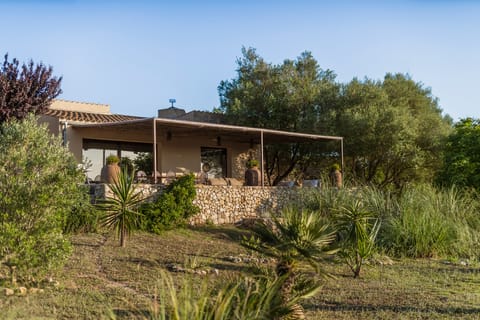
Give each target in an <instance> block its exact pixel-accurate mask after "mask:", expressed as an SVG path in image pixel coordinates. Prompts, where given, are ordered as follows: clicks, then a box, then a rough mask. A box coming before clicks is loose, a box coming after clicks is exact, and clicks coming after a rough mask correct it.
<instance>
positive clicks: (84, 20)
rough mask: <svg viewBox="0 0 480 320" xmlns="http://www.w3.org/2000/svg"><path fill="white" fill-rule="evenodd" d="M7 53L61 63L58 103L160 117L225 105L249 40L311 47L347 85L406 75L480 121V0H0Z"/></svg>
mask: <svg viewBox="0 0 480 320" xmlns="http://www.w3.org/2000/svg"><path fill="white" fill-rule="evenodd" d="M0 13H1V14H0V30H1V37H0V54H2V55H3V54H4V53H6V52H8V53H9V55H10V57H11V58H12V57H16V58H18V59H19V60H21V61H26V60H28V59H33V60H34V61H35V62H40V61H41V62H43V63H45V64H47V65H52V66H53V68H54V72H55V74H56V75H58V76H63V84H62V88H63V94H62V95H61V96H60V98H63V99H67V100H75V101H88V102H97V103H106V104H110V105H111V110H112V112H114V113H122V114H131V115H140V116H154V115H155V114H156V110H157V109H158V108H163V107H168V106H169V103H168V100H169V98H175V99H176V100H177V104H176V106H178V107H183V108H185V109H186V110H187V111H190V110H193V109H197V110H211V109H212V108H213V107H217V106H218V105H219V99H218V92H217V86H218V84H219V83H220V81H221V80H226V79H231V78H233V77H235V69H236V59H237V57H239V56H240V55H241V47H242V46H245V47H254V48H256V49H257V52H258V53H259V54H260V55H261V56H262V57H263V58H265V60H267V61H270V62H273V63H281V62H282V61H283V60H284V59H286V58H290V59H294V58H296V57H297V56H298V55H300V53H301V52H303V51H306V50H307V51H311V52H312V54H313V56H314V57H315V58H316V59H317V61H318V62H319V64H320V66H321V67H322V68H323V69H331V70H334V71H335V73H336V74H337V79H338V80H339V81H340V82H348V81H350V80H351V79H352V78H353V77H359V78H363V77H369V78H372V79H380V78H383V76H384V75H385V73H387V72H402V73H408V74H410V76H411V77H412V78H413V79H414V80H415V81H418V82H422V83H423V84H424V85H425V86H426V87H430V88H431V89H432V92H433V94H434V96H436V97H438V98H439V102H440V106H441V108H442V109H443V110H444V113H448V114H449V115H450V116H452V118H453V119H454V120H458V119H459V118H464V117H467V116H472V117H475V118H480V104H479V103H478V102H477V100H478V99H477V97H478V96H477V94H478V91H480V86H479V85H480V81H479V79H478V78H479V75H480V1H473V0H472V1H462V0H459V1H453V0H452V1H448V0H443V1H434V0H423V1H421V0H418V1H415V0H410V1H395V0H391V1H353V0H352V1H346V0H337V1H321V0H318V1H313V0H311V1H308V0H296V1H283V0H266V1H261V0H257V1H255V0H246V1H229V0H223V1H220V0H217V1H216V0H211V1H208V0H206V1H186V0H177V1H147V0H137V1H134V0H131V1H127V0H124V1H121V0H117V1H113V0H111V1H101V0H97V1H95V0H85V1H82V0H65V1H63V0H48V1H41V0H0Z"/></svg>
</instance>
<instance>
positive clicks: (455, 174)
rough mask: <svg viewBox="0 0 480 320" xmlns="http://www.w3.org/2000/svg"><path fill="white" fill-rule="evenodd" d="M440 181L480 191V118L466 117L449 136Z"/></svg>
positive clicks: (444, 183)
mask: <svg viewBox="0 0 480 320" xmlns="http://www.w3.org/2000/svg"><path fill="white" fill-rule="evenodd" d="M445 149H446V150H445V156H444V163H443V168H442V170H441V172H440V174H439V177H438V179H437V180H438V182H439V183H440V184H443V185H448V186H451V185H456V186H459V187H467V188H468V187H470V188H475V189H477V190H479V191H480V120H479V119H473V118H466V119H462V120H460V121H459V122H458V123H456V124H455V127H454V132H453V133H452V134H451V135H450V136H449V137H448V141H447V144H446V148H445Z"/></svg>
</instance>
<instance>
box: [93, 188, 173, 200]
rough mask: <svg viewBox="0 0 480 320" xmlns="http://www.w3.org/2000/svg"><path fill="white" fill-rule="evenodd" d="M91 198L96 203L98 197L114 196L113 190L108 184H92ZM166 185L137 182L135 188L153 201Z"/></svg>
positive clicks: (145, 197)
mask: <svg viewBox="0 0 480 320" xmlns="http://www.w3.org/2000/svg"><path fill="white" fill-rule="evenodd" d="M89 187H90V200H91V202H92V203H96V202H97V201H98V199H105V196H106V195H107V196H109V197H111V196H112V191H111V190H110V187H109V186H108V184H104V183H101V184H90V185H89ZM163 189H164V186H163V185H160V184H137V185H135V190H136V191H137V192H138V191H139V192H141V193H142V197H143V198H144V199H147V201H153V200H154V199H155V198H156V197H158V195H159V194H160V193H161V192H162V191H163Z"/></svg>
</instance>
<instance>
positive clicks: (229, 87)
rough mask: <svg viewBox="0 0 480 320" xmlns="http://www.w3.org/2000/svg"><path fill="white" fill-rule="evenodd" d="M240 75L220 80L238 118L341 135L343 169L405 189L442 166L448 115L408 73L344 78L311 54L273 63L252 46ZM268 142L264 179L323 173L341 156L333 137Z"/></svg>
mask: <svg viewBox="0 0 480 320" xmlns="http://www.w3.org/2000/svg"><path fill="white" fill-rule="evenodd" d="M242 54H243V56H242V57H241V58H240V59H238V61H237V65H238V68H237V77H236V78H235V79H232V80H230V81H222V82H221V83H220V86H219V94H220V101H221V106H220V109H219V111H221V112H223V113H224V114H225V115H226V116H227V117H226V118H227V119H228V120H229V121H230V122H231V123H234V124H239V125H247V126H257V127H261V128H271V129H279V130H286V131H293V132H306V133H317V134H323V135H325V134H331V135H337V136H342V137H344V142H345V146H344V150H345V159H346V162H345V163H346V167H345V168H343V172H344V173H346V174H347V175H351V176H353V177H354V178H355V180H357V181H360V182H363V183H373V184H375V185H378V186H380V187H384V188H387V187H389V188H396V189H401V188H402V187H403V186H404V185H405V184H406V183H408V182H412V181H425V182H431V181H432V180H433V178H434V176H435V174H436V173H437V172H438V170H439V169H440V168H441V156H442V151H443V146H444V142H445V139H446V137H447V136H448V134H449V132H450V130H451V118H449V117H448V116H445V117H444V116H442V110H441V109H440V108H439V106H438V101H437V99H436V98H435V97H433V96H432V93H431V90H430V89H429V88H426V87H424V85H423V84H422V83H420V82H415V81H414V80H412V79H411V78H410V76H408V75H404V74H390V73H389V74H386V75H385V77H384V78H383V80H381V81H380V80H379V81H374V80H370V79H365V80H363V81H361V80H358V79H356V78H355V79H353V80H352V81H350V82H348V83H345V84H339V83H336V82H335V74H334V72H333V71H331V70H322V69H320V67H319V65H318V63H317V61H316V60H315V59H314V58H313V57H312V55H311V54H310V53H309V52H305V53H302V54H301V55H300V57H298V58H297V59H296V60H293V61H292V60H285V61H284V62H283V63H282V64H279V65H273V64H271V63H268V62H266V61H265V60H264V59H263V58H262V57H260V56H259V55H258V54H257V53H256V51H255V50H254V49H251V48H250V49H245V48H243V49H242ZM266 142H267V144H266V146H265V170H266V174H267V178H268V179H267V182H268V183H269V184H270V185H276V184H277V183H278V182H280V181H281V180H283V179H284V178H286V177H287V176H289V175H292V174H295V175H296V177H295V178H299V177H301V176H302V175H303V176H305V175H307V176H308V175H314V176H315V175H318V172H314V173H313V174H311V172H312V171H315V170H318V169H316V168H319V167H328V166H329V164H330V163H331V162H332V161H338V160H337V159H336V158H337V157H338V156H339V146H338V143H336V142H330V143H309V144H306V143H291V144H288V143H275V144H269V143H268V141H266Z"/></svg>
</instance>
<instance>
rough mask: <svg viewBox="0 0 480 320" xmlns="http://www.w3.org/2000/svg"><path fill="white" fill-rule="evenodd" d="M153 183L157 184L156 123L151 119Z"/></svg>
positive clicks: (154, 119)
mask: <svg viewBox="0 0 480 320" xmlns="http://www.w3.org/2000/svg"><path fill="white" fill-rule="evenodd" d="M153 183H155V184H157V121H156V118H153Z"/></svg>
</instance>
